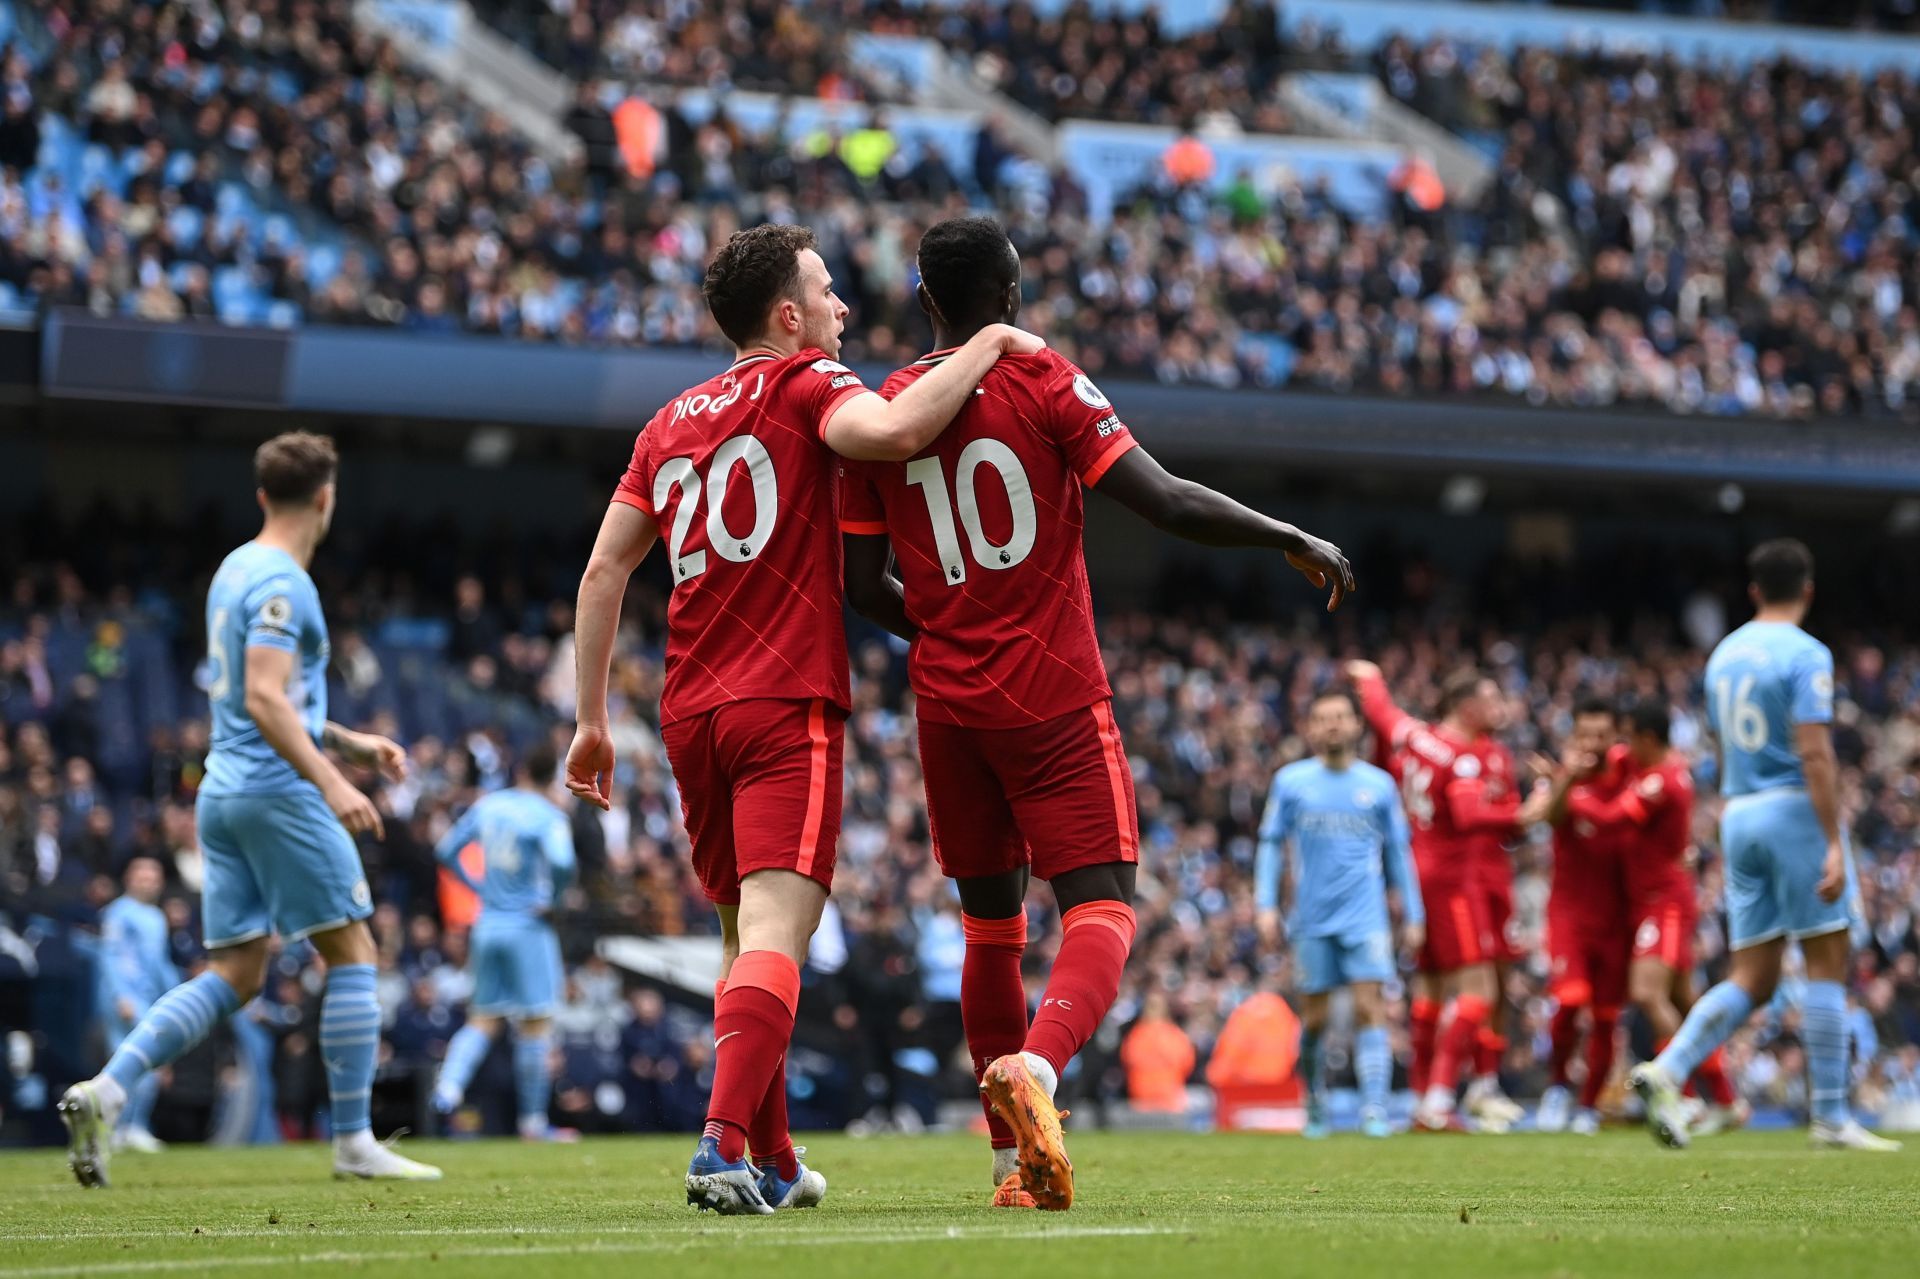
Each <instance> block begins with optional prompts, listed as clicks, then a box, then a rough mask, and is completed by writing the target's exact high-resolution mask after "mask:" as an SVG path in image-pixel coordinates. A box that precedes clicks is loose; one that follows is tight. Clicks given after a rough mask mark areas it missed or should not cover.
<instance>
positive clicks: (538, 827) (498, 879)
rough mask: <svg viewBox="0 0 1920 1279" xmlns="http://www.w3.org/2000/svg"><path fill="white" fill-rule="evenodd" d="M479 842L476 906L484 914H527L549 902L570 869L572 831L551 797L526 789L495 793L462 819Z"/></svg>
mask: <svg viewBox="0 0 1920 1279" xmlns="http://www.w3.org/2000/svg"><path fill="white" fill-rule="evenodd" d="M469 822H470V824H471V838H472V840H473V842H476V843H478V844H479V845H480V851H481V855H482V857H483V859H484V866H485V871H484V873H483V875H482V876H481V879H480V904H481V906H482V907H483V910H484V913H483V914H482V916H481V917H482V918H483V919H484V918H486V917H487V916H488V915H495V916H499V915H531V914H536V913H538V912H541V911H544V910H546V909H548V908H549V907H551V906H552V905H553V897H554V893H555V891H556V890H557V889H558V888H559V887H561V886H562V885H563V884H564V882H565V880H566V879H567V878H568V876H569V875H570V873H571V871H572V867H573V835H572V830H571V828H570V827H569V825H568V823H567V818H566V815H565V814H564V813H562V812H561V811H560V809H559V807H558V806H557V805H555V804H554V803H553V801H551V800H549V799H547V798H546V797H545V796H542V795H536V794H533V793H532V792H530V791H525V790H520V789H517V788H516V789H513V790H500V791H494V792H493V793H492V794H490V795H485V796H483V797H481V798H480V799H479V800H478V801H476V802H475V803H474V805H473V808H472V809H471V810H470V811H469V812H468V813H467V814H466V815H465V816H464V817H463V818H462V823H463V825H465V824H467V823H469Z"/></svg>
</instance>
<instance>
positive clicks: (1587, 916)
mask: <svg viewBox="0 0 1920 1279" xmlns="http://www.w3.org/2000/svg"><path fill="white" fill-rule="evenodd" d="M1619 790H1620V786H1619V781H1618V779H1617V778H1613V777H1610V776H1608V775H1607V774H1606V773H1605V772H1602V773H1601V774H1600V775H1599V776H1596V777H1594V778H1592V779H1590V780H1588V781H1584V782H1577V783H1575V784H1574V786H1573V787H1572V788H1571V789H1570V790H1568V792H1567V812H1566V815H1565V816H1563V817H1562V818H1561V819H1560V821H1559V823H1558V824H1557V825H1555V826H1554V828H1553V884H1552V887H1551V888H1550V889H1549V890H1548V892H1547V921H1548V927H1549V928H1561V927H1571V928H1574V929H1576V930H1579V931H1582V932H1584V933H1586V935H1588V936H1616V937H1617V936H1619V935H1620V933H1622V932H1623V931H1625V930H1626V929H1628V928H1631V927H1632V926H1633V925H1632V921H1631V920H1628V919H1627V918H1626V914H1627V892H1626V870H1625V867H1624V866H1623V865H1622V864H1621V859H1622V856H1623V848H1622V845H1623V843H1624V841H1623V840H1622V838H1621V835H1620V831H1619V829H1618V828H1616V827H1609V826H1601V825H1599V824H1597V823H1595V822H1594V821H1592V820H1591V819H1590V818H1586V817H1579V816H1575V815H1574V811H1573V810H1574V808H1575V807H1576V806H1584V805H1586V804H1588V803H1594V802H1599V803H1604V802H1606V801H1608V800H1611V799H1613V798H1615V797H1616V796H1617V795H1618V794H1619Z"/></svg>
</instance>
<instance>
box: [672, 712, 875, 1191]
mask: <svg viewBox="0 0 1920 1279" xmlns="http://www.w3.org/2000/svg"><path fill="white" fill-rule="evenodd" d="M708 718H709V719H710V720H711V727H712V734H713V747H712V749H713V757H714V760H715V762H716V763H717V765H718V771H719V772H720V773H721V778H720V780H721V781H722V783H723V784H724V788H725V790H726V791H727V793H729V794H730V804H731V824H732V834H731V851H732V857H733V860H734V870H735V871H736V873H737V874H738V876H739V912H738V915H737V917H736V919H737V929H738V934H739V947H740V949H739V955H738V958H736V959H735V960H734V961H733V963H732V964H731V966H729V968H728V970H727V975H726V985H725V987H724V989H722V990H721V992H720V996H719V998H718V999H717V1000H715V1002H714V1020H713V1033H714V1078H713V1094H712V1098H711V1099H710V1101H709V1103H708V1107H707V1124H706V1127H705V1129H704V1130H703V1132H702V1135H701V1141H700V1147H699V1149H698V1150H697V1151H696V1153H695V1156H694V1160H693V1163H692V1165H690V1167H689V1169H688V1174H687V1201H688V1202H689V1203H692V1204H695V1205H697V1206H700V1207H702V1208H714V1209H716V1210H718V1211H720V1212H722V1213H767V1212H772V1211H773V1210H774V1208H775V1207H776V1205H777V1204H778V1203H785V1204H786V1205H787V1206H793V1207H798V1206H803V1205H802V1204H801V1203H800V1202H799V1199H800V1198H804V1199H806V1200H808V1201H809V1205H810V1203H817V1202H818V1200H819V1198H820V1197H821V1196H823V1195H824V1194H825V1191H826V1183H825V1180H824V1179H823V1178H820V1177H819V1175H818V1174H817V1173H811V1172H810V1171H809V1170H807V1169H806V1168H805V1166H804V1165H802V1164H800V1163H799V1162H798V1157H797V1154H795V1155H794V1156H793V1158H794V1164H793V1167H794V1172H795V1179H794V1180H789V1179H787V1178H785V1177H781V1176H779V1174H778V1170H777V1169H776V1170H774V1172H773V1175H771V1176H769V1175H768V1170H767V1169H764V1168H759V1167H755V1166H754V1165H752V1164H750V1163H748V1162H747V1158H746V1155H747V1145H748V1140H749V1131H750V1129H751V1128H752V1126H753V1122H754V1117H755V1115H756V1114H758V1113H759V1112H760V1110H761V1108H762V1104H763V1103H764V1102H766V1101H767V1098H768V1089H769V1088H771V1087H772V1086H773V1084H774V1080H775V1079H777V1078H779V1079H783V1078H784V1072H785V1069H786V1055H787V1048H788V1045H789V1042H790V1041H791V1040H792V1038H793V1024H794V1016H795V1013H796V1012H797V1010H798V1008H799V1002H800V965H801V964H802V963H804V962H805V961H806V956H807V949H808V946H809V944H810V943H811V941H812V939H813V933H814V929H815V928H817V927H818V926H819V923H820V912H821V909H822V908H823V907H824V906H825V905H826V901H827V888H828V885H829V884H830V883H831V882H832V878H833V862H834V853H835V848H836V845H837V843H838V840H839V834H840V795H841V777H842V763H841V759H842V750H843V747H844V742H845V732H844V724H845V720H844V717H843V716H842V714H841V713H840V712H839V710H838V709H837V708H834V707H831V706H828V705H827V704H826V703H825V702H823V701H817V700H816V701H812V702H740V703H734V704H732V705H729V706H723V707H721V708H720V709H719V710H717V711H715V712H714V713H713V715H712V716H710V717H708ZM702 879H703V881H704V880H706V879H707V876H706V875H705V874H704V873H703V875H702ZM712 895H713V894H712V890H711V887H710V889H709V896H712ZM716 900H717V899H716ZM782 1088H783V1098H784V1084H782ZM770 1140H772V1139H771V1138H770V1137H769V1136H763V1138H762V1142H763V1144H765V1143H766V1142H768V1141H770ZM786 1144H787V1147H788V1149H789V1150H790V1149H791V1139H790V1138H789V1140H788V1142H787V1143H786ZM771 1153H773V1154H774V1156H775V1159H776V1160H777V1161H778V1162H781V1163H784V1162H785V1157H786V1155H787V1151H779V1150H776V1151H774V1152H771ZM802 1182H804V1183H805V1184H804V1185H802V1184H801V1183H802ZM769 1196H771V1198H769Z"/></svg>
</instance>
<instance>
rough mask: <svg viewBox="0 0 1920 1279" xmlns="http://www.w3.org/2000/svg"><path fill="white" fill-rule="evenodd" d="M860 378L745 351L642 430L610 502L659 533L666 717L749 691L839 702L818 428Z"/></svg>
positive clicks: (825, 452) (811, 360)
mask: <svg viewBox="0 0 1920 1279" xmlns="http://www.w3.org/2000/svg"><path fill="white" fill-rule="evenodd" d="M866 389H867V388H866V387H865V386H863V385H862V384H861V382H860V378H859V376H858V375H857V374H855V373H853V372H852V371H851V370H849V369H848V368H847V366H846V365H844V364H841V363H839V362H838V361H836V360H834V359H832V358H831V357H830V356H828V355H827V354H826V353H825V352H822V351H819V350H817V349H811V348H810V349H808V350H804V351H801V352H799V353H798V354H796V355H791V356H780V355H776V354H773V353H771V352H765V351H762V352H753V353H750V354H748V355H745V356H742V357H741V358H740V359H739V360H738V361H737V362H735V363H734V365H733V366H732V367H731V368H729V369H728V370H727V371H726V372H724V373H722V374H720V375H719V376H717V377H713V378H709V379H708V380H707V381H705V382H702V383H701V384H700V385H698V386H695V387H692V388H690V389H689V390H687V391H685V392H683V393H682V394H681V395H679V396H677V397H676V398H675V399H673V400H672V401H671V402H670V403H668V404H667V405H666V407H665V408H662V409H661V410H660V411H659V412H658V413H656V414H654V416H653V418H652V420H651V421H649V422H648V423H647V425H646V427H645V428H644V429H643V430H642V431H641V432H640V437H639V439H638V440H636V441H635V442H634V446H633V461H632V462H631V463H630V464H629V465H628V467H627V473H626V474H625V475H624V476H623V477H621V480H620V484H619V487H618V488H617V489H616V490H615V491H614V494H613V500H614V501H616V502H625V503H626V504H627V505H629V506H632V507H636V508H637V509H639V510H642V511H645V512H646V513H647V514H648V515H651V516H652V517H653V518H654V520H655V521H657V522H658V523H659V525H660V535H661V537H662V539H663V540H664V541H665V542H666V546H667V558H668V565H667V567H668V572H669V573H671V574H672V577H673V594H672V595H671V596H670V597H669V599H668V601H667V661H666V677H665V683H664V685H663V687H662V689H661V695H660V722H661V723H662V724H671V723H673V722H675V721H676V720H681V719H686V718H688V717H691V716H694V715H699V714H702V713H703V712H706V711H710V710H712V709H714V708H715V707H717V706H721V705H724V704H726V703H728V702H741V701H748V700H751V699H754V698H781V699H787V700H797V701H805V700H812V699H815V698H818V699H823V700H825V701H829V702H832V703H833V704H834V705H836V706H839V707H841V708H843V709H845V708H847V707H848V706H849V705H850V700H851V699H850V691H849V688H848V679H847V636H846V628H845V625H844V623H843V621H842V619H841V608H842V599H843V598H844V596H843V591H842V586H841V554H840V537H839V532H838V528H837V525H838V522H839V521H838V518H837V516H838V501H839V495H838V485H837V482H836V477H837V475H838V469H839V459H838V457H836V456H835V455H834V453H833V452H832V451H831V450H829V449H828V448H827V446H826V444H825V443H824V441H823V439H822V433H823V431H824V429H825V427H826V423H827V421H828V419H829V418H831V417H832V416H833V412H834V410H835V409H837V408H839V407H840V405H841V404H842V403H843V402H845V401H846V400H848V399H851V398H852V397H854V396H856V395H859V394H861V393H862V392H864V391H865V390H866Z"/></svg>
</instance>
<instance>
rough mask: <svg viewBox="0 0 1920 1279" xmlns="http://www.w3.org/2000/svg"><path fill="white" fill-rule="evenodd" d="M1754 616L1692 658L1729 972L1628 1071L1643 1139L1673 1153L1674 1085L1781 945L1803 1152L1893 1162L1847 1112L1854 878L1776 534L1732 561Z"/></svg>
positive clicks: (1772, 974)
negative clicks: (1714, 781) (1797, 1036)
mask: <svg viewBox="0 0 1920 1279" xmlns="http://www.w3.org/2000/svg"><path fill="white" fill-rule="evenodd" d="M1747 570H1748V573H1749V575H1750V578H1751V585H1750V586H1749V587H1748V588H1747V589H1748V594H1749V595H1750V596H1751V597H1752V599H1753V603H1754V607H1755V613H1754V617H1753V620H1752V621H1750V622H1748V623H1747V624H1746V625H1745V626H1742V627H1740V628H1739V629H1738V630H1736V631H1734V633H1733V634H1731V635H1729V636H1727V637H1726V638H1725V639H1723V640H1721V641H1720V644H1719V647H1717V648H1715V649H1714V650H1713V655H1712V656H1711V657H1710V658H1708V659H1707V688H1706V693H1707V715H1708V719H1709V720H1710V722H1711V723H1712V726H1713V732H1714V736H1715V738H1716V739H1718V742H1719V747H1720V793H1721V794H1722V795H1723V796H1725V797H1726V806H1725V808H1724V809H1723V810H1722V811H1721V815H1720V847H1721V852H1722V855H1723V856H1724V857H1725V858H1726V867H1727V869H1726V875H1727V889H1726V895H1727V925H1728V931H1729V933H1730V934H1731V937H1730V938H1729V943H1730V945H1731V947H1732V950H1733V970H1732V972H1731V974H1730V975H1729V976H1728V978H1727V980H1725V981H1723V982H1721V983H1720V984H1719V985H1717V986H1715V987H1714V988H1713V989H1712V990H1709V991H1708V992H1707V993H1706V994H1705V995H1702V996H1701V997H1700V1001H1699V1002H1698V1003H1696V1004H1694V1006H1693V1007H1692V1009H1690V1010H1689V1011H1688V1013H1687V1017H1686V1020H1685V1021H1684V1022H1683V1023H1682V1024H1681V1026H1680V1031H1679V1033H1678V1034H1676V1035H1675V1036H1674V1037H1673V1041H1672V1042H1671V1043H1669V1044H1668V1045H1667V1046H1666V1048H1665V1049H1664V1050H1663V1051H1662V1052H1661V1053H1660V1055H1659V1056H1658V1057H1656V1058H1655V1059H1654V1060H1652V1061H1650V1062H1646V1063H1644V1064H1642V1065H1640V1066H1638V1067H1636V1068H1635V1069H1634V1072H1633V1086H1634V1090H1635V1091H1636V1092H1638V1093H1639V1094H1640V1097H1641V1099H1642V1100H1643V1101H1645V1102H1646V1106H1647V1127H1648V1128H1649V1129H1650V1130H1651V1131H1652V1132H1653V1135H1654V1138H1655V1139H1656V1140H1658V1141H1660V1142H1662V1143H1663V1144H1665V1145H1668V1146H1672V1147H1675V1148H1680V1147H1684V1146H1685V1145H1686V1144H1687V1141H1688V1136H1689V1134H1688V1128H1687V1114H1686V1108H1685V1106H1684V1104H1683V1102H1682V1100H1681V1096H1680V1083H1681V1081H1683V1080H1685V1079H1686V1078H1687V1077H1688V1076H1689V1075H1691V1074H1693V1072H1694V1071H1695V1070H1696V1069H1697V1068H1698V1067H1699V1066H1700V1063H1702V1062H1703V1061H1705V1060H1707V1057H1708V1056H1709V1054H1711V1053H1712V1052H1713V1051H1714V1050H1715V1049H1716V1048H1718V1047H1719V1046H1720V1045H1721V1044H1723V1043H1725V1042H1726V1040H1727V1038H1728V1037H1729V1036H1730V1035H1732V1034H1733V1032H1734V1031H1736V1030H1738V1029H1739V1028H1740V1027H1741V1025H1743V1024H1744V1023H1745V1022H1746V1020H1747V1016H1748V1014H1750V1013H1751V1012H1752V1011H1753V1010H1754V1009H1755V1008H1757V1007H1759V1006H1760V1005H1762V1004H1764V1003H1766V1002H1767V1001H1768V1000H1769V999H1771V998H1772V997H1773V992H1774V988H1775V987H1776V986H1778V985H1779V983H1780V963H1781V959H1782V956H1783V955H1784V954H1785V952H1786V947H1787V940H1788V939H1789V938H1792V939H1793V940H1796V941H1798V942H1799V943H1800V950H1801V954H1802V955H1803V956H1804V957H1805V960H1806V969H1807V983H1806V994H1805V1000H1804V1003H1803V1005H1802V1008H1801V1018H1802V1025H1803V1027H1804V1029H1805V1036H1806V1049H1807V1074H1808V1075H1809V1076H1810V1082H1811V1085H1812V1086H1811V1088H1810V1089H1809V1090H1808V1091H1809V1095H1810V1098H1811V1102H1812V1105H1811V1109H1812V1111H1813V1132H1812V1139H1813V1144H1814V1145H1816V1146H1833V1147H1841V1148H1846V1149H1851V1150H1876V1151H1891V1150H1898V1149H1899V1148H1900V1143H1899V1142H1897V1141H1888V1140H1887V1139H1886V1138H1884V1137H1879V1136H1876V1135H1875V1134H1873V1133H1871V1132H1868V1131H1867V1130H1866V1129H1865V1128H1864V1127H1862V1126H1861V1124H1860V1122H1859V1121H1858V1120H1857V1119H1855V1118H1854V1117H1853V1112H1852V1110H1851V1108H1850V1107H1849V1106H1848V1104H1847V1082H1848V1081H1847V1076H1848V1065H1849V1054H1848V1050H1847V1024H1846V1018H1847V995H1846V987H1845V985H1844V983H1845V981H1846V976H1847V959H1848V941H1849V939H1848V931H1849V927H1850V925H1851V922H1852V915H1853V895H1854V891H1855V890H1854V882H1853V866H1852V862H1851V858H1850V856H1849V852H1848V848H1847V837H1846V832H1845V830H1844V829H1843V828H1842V826H1841V824H1840V766H1839V762H1838V761H1837V759H1836V758H1835V756H1834V751H1833V728H1832V724H1833V653H1832V652H1831V651H1830V650H1829V649H1828V648H1827V646H1826V645H1825V644H1822V643H1821V642H1820V641H1819V640H1816V639H1814V638H1813V637H1812V636H1811V635H1809V634H1807V633H1806V631H1804V630H1802V629H1801V623H1802V622H1803V621H1805V620H1806V616H1807V610H1808V608H1809V607H1811V605H1812V603H1813V555H1812V553H1811V552H1810V551H1808V550H1807V548H1806V547H1805V546H1804V545H1802V544H1801V543H1799V542H1797V541H1794V540H1792V539H1790V538H1781V539H1778V540H1775V541H1771V542H1763V543H1761V545H1759V546H1758V547H1756V548H1754V551H1753V554H1752V555H1751V556H1749V557H1748V559H1747Z"/></svg>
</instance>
